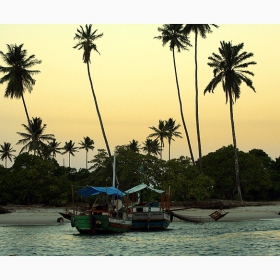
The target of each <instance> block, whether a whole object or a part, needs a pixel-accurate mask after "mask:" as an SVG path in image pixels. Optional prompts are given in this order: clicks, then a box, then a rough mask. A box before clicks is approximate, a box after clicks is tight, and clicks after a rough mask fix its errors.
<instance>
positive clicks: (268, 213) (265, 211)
mask: <svg viewBox="0 0 280 280" xmlns="http://www.w3.org/2000/svg"><path fill="white" fill-rule="evenodd" d="M5 208H6V209H9V210H10V211H12V213H7V214H0V226H11V225H58V224H59V223H58V222H57V218H60V217H62V216H61V215H60V214H59V212H64V211H65V208H63V207H57V208H44V207H40V206H32V207H20V206H8V207H5ZM214 211H215V210H209V209H197V208H196V209H187V210H180V211H176V212H175V213H178V214H180V215H184V216H188V217H196V218H198V217H200V218H202V219H205V218H209V215H210V214H211V213H213V212H214ZM224 211H226V212H229V213H228V214H227V215H226V216H224V217H223V218H221V219H220V220H218V222H233V221H246V220H262V219H279V218H280V215H278V213H279V212H280V203H279V204H278V205H269V206H246V207H237V208H232V209H226V210H224ZM173 221H174V222H178V221H179V220H178V219H177V218H174V220H173ZM64 223H70V221H69V220H67V219H65V218H64Z"/></svg>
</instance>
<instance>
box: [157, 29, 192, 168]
mask: <svg viewBox="0 0 280 280" xmlns="http://www.w3.org/2000/svg"><path fill="white" fill-rule="evenodd" d="M158 31H159V32H161V36H157V37H154V38H156V39H159V40H162V44H163V46H165V45H166V43H168V42H169V48H170V50H171V51H172V54H173V64H174V71H175V79H176V85H177V91H178V99H179V105H180V112H181V118H182V122H183V126H184V130H185V133H186V138H187V141H188V146H189V150H190V155H191V159H192V162H193V164H194V157H193V152H192V147H191V142H190V138H189V134H188V130H187V126H186V123H185V119H184V114H183V106H182V101H181V95H180V88H179V82H178V76H177V69H176V60H175V48H177V50H178V52H180V51H181V49H182V50H187V46H191V44H190V42H189V39H188V36H187V35H186V34H185V33H184V32H183V25H182V24H164V25H163V28H161V27H159V28H158Z"/></svg>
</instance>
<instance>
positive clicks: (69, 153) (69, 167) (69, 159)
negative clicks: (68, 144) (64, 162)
mask: <svg viewBox="0 0 280 280" xmlns="http://www.w3.org/2000/svg"><path fill="white" fill-rule="evenodd" d="M69 168H70V152H69Z"/></svg>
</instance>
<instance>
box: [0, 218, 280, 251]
mask: <svg viewBox="0 0 280 280" xmlns="http://www.w3.org/2000/svg"><path fill="white" fill-rule="evenodd" d="M279 229H280V221H279V220H278V219H274V220H273V219H272V220H262V221H247V222H217V223H215V222H212V223H205V224H203V225H195V224H191V223H183V222H174V223H172V224H171V225H170V226H169V229H168V230H166V231H162V232H127V233H124V234H113V235H97V236H94V235H81V234H79V233H78V231H77V230H76V229H75V228H72V227H71V226H70V225H69V223H67V224H63V225H57V226H20V227H19V226H7V227H0V248H1V251H0V252H1V253H0V255H1V256H11V255H13V256H267V255H271V256H279V255H280V252H279V245H278V244H279V240H280V232H279Z"/></svg>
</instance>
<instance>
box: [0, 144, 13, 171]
mask: <svg viewBox="0 0 280 280" xmlns="http://www.w3.org/2000/svg"><path fill="white" fill-rule="evenodd" d="M15 151H16V150H14V149H13V148H12V147H11V143H6V142H4V144H3V145H0V156H1V160H4V159H5V168H7V159H9V160H10V161H12V157H15V156H14V155H13V154H12V153H14V152H15Z"/></svg>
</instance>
